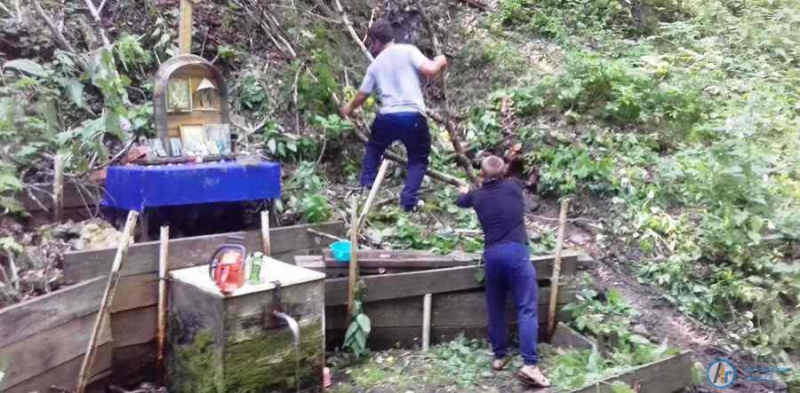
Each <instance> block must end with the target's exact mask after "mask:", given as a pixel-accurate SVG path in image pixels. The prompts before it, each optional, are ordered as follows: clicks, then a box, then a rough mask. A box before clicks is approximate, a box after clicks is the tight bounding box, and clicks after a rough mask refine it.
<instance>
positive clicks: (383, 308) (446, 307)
mask: <svg viewBox="0 0 800 393" xmlns="http://www.w3.org/2000/svg"><path fill="white" fill-rule="evenodd" d="M549 295H550V288H546V287H545V288H541V289H540V290H539V299H538V301H537V303H538V304H539V308H538V309H539V310H540V312H539V320H540V321H541V322H545V321H546V319H547V312H546V311H547V306H548V301H549ZM423 297H424V295H418V296H414V297H406V298H397V299H388V300H380V301H375V302H365V303H364V304H363V306H364V313H365V314H367V315H368V316H369V318H370V320H371V321H372V326H373V327H400V326H414V327H417V328H421V327H422V325H423V323H422V321H423V313H424V302H423V301H422V300H423ZM575 299H576V291H575V290H574V289H573V288H571V289H569V290H565V291H562V293H561V295H560V296H559V304H561V305H565V304H567V303H570V302H572V301H574V300H575ZM326 300H327V299H326ZM343 307H344V306H341V305H339V306H330V305H328V306H326V307H325V310H326V311H325V327H326V329H346V328H347V327H348V326H349V321H347V320H345V319H344V318H343V315H344V313H343V312H341V309H342V308H343ZM506 315H507V317H508V319H509V321H510V322H514V321H516V315H517V313H516V307H515V305H514V302H513V299H511V296H508V298H507V299H506ZM486 317H487V313H486V293H485V292H484V291H482V290H479V289H477V290H468V291H459V292H446V293H438V294H436V295H435V296H432V302H431V326H433V327H436V326H462V325H463V326H471V325H480V324H484V325H485V324H486V323H487V319H486ZM418 333H419V332H418Z"/></svg>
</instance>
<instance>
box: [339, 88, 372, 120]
mask: <svg viewBox="0 0 800 393" xmlns="http://www.w3.org/2000/svg"><path fill="white" fill-rule="evenodd" d="M367 98H369V94H367V93H364V92H363V91H358V92H357V93H356V96H355V97H353V99H352V100H350V102H348V103H347V104H346V105H344V106H343V107H342V109H341V110H340V112H341V114H342V117H345V118H347V117H350V115H351V114H352V113H353V111H355V110H356V109H358V108H359V107H360V106H361V105H364V102H366V101H367Z"/></svg>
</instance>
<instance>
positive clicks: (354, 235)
mask: <svg viewBox="0 0 800 393" xmlns="http://www.w3.org/2000/svg"><path fill="white" fill-rule="evenodd" d="M350 217H351V219H350V227H351V228H350V266H348V268H349V272H350V276H349V279H348V281H347V317H348V318H350V316H351V315H352V313H353V300H354V299H355V294H356V281H357V278H358V198H357V197H356V198H353V211H352V213H351V215H350Z"/></svg>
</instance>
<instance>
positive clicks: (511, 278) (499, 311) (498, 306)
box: [483, 242, 539, 365]
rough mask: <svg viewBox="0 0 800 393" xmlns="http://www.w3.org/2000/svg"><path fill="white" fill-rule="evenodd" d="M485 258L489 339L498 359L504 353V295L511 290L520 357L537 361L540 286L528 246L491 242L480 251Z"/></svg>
mask: <svg viewBox="0 0 800 393" xmlns="http://www.w3.org/2000/svg"><path fill="white" fill-rule="evenodd" d="M483 256H484V259H485V261H486V263H485V266H484V268H485V269H486V305H487V307H486V308H487V310H488V313H489V341H491V344H492V351H493V352H494V356H495V357H496V358H497V359H502V358H504V357H505V356H506V347H507V344H506V315H505V314H506V312H505V311H506V294H507V293H508V291H509V290H510V291H511V294H512V295H513V296H514V304H516V306H517V324H518V325H519V342H520V352H521V353H522V360H523V361H524V362H525V364H526V365H534V364H536V363H538V362H539V355H538V354H537V353H536V339H537V335H538V329H539V317H538V311H539V304H538V302H537V297H538V295H539V286H538V284H537V283H536V269H535V268H534V267H533V264H532V263H531V257H530V252H529V251H528V246H526V245H524V244H522V243H516V242H515V243H501V244H497V245H493V246H491V247H489V248H488V249H486V250H485V251H484V253H483Z"/></svg>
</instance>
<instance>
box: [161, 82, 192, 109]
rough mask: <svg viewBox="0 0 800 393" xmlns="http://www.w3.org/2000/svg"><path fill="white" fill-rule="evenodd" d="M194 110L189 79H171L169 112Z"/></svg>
mask: <svg viewBox="0 0 800 393" xmlns="http://www.w3.org/2000/svg"><path fill="white" fill-rule="evenodd" d="M191 110H192V90H191V86H190V84H189V80H188V79H170V80H169V82H168V83H167V111H168V112H188V111H191Z"/></svg>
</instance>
